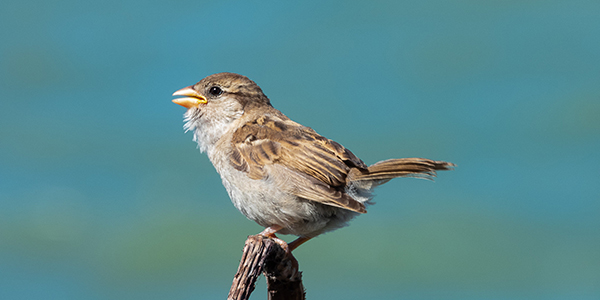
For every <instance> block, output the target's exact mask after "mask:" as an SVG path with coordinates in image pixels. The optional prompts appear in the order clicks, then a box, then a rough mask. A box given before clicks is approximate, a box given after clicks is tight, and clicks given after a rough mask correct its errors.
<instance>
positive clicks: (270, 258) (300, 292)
mask: <svg viewBox="0 0 600 300" xmlns="http://www.w3.org/2000/svg"><path fill="white" fill-rule="evenodd" d="M260 273H263V274H264V275H265V277H266V278H267V290H268V293H269V300H283V299H285V300H304V287H303V286H302V275H301V273H300V272H299V271H298V262H297V261H296V259H295V258H294V257H293V256H291V255H288V254H287V253H286V251H285V250H283V249H282V248H281V246H279V244H277V243H276V242H275V241H273V240H272V239H270V238H267V237H263V236H260V235H251V236H249V237H248V239H247V240H246V245H245V246H244V253H243V254H242V260H241V261H240V266H239V267H238V271H237V273H236V274H235V277H234V278H233V284H232V285H231V289H230V290H229V295H228V296H227V300H247V299H248V298H250V294H251V293H252V291H254V285H255V283H256V280H257V279H258V276H260Z"/></svg>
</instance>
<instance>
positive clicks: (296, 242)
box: [288, 236, 312, 252]
mask: <svg viewBox="0 0 600 300" xmlns="http://www.w3.org/2000/svg"><path fill="white" fill-rule="evenodd" d="M310 239H312V237H305V236H301V237H299V238H297V239H295V240H294V241H292V242H291V243H289V244H288V247H289V248H290V252H292V251H294V249H296V248H298V246H300V245H302V244H304V243H306V241H308V240H310Z"/></svg>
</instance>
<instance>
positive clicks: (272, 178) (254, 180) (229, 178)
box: [172, 72, 455, 253]
mask: <svg viewBox="0 0 600 300" xmlns="http://www.w3.org/2000/svg"><path fill="white" fill-rule="evenodd" d="M173 96H179V98H176V99H173V100H172V101H173V102H174V103H176V104H179V105H181V106H183V107H185V108H187V111H186V112H185V113H184V129H185V132H188V131H191V132H193V140H194V141H195V142H196V143H197V144H198V148H199V150H200V152H205V153H206V154H207V156H208V158H209V159H210V161H211V162H212V164H213V166H214V167H215V169H216V171H217V172H218V173H219V175H220V176H221V180H222V182H223V185H224V187H225V189H226V190H227V193H228V195H229V197H230V198H231V201H232V203H233V205H234V206H235V207H236V208H237V209H238V210H239V211H240V212H241V213H242V214H243V215H245V216H246V217H247V218H248V219H250V220H252V221H254V222H256V223H258V224H259V225H260V226H262V227H264V228H265V229H264V230H263V231H262V232H261V233H259V235H262V236H265V237H268V238H272V239H274V240H275V241H276V242H277V243H278V244H280V245H281V246H282V248H284V249H285V250H286V251H287V252H288V253H291V251H292V250H294V249H296V248H297V247H298V246H300V245H301V244H303V243H305V242H306V241H308V240H310V239H311V238H314V237H316V236H318V235H321V234H323V233H326V232H330V231H333V230H336V229H339V228H341V227H345V226H347V225H348V222H349V221H350V220H351V219H353V218H355V217H356V216H358V215H361V214H364V213H366V212H367V210H366V207H367V206H368V205H370V204H372V201H371V200H372V198H373V189H374V188H376V187H377V186H379V185H381V184H384V183H386V182H388V181H389V180H391V179H393V178H396V177H416V178H424V179H433V178H434V177H435V176H436V171H441V170H452V169H453V167H454V166H455V165H454V164H452V163H449V162H445V161H435V160H430V159H425V158H400V159H388V160H383V161H380V162H377V163H375V164H372V165H369V166H368V165H366V164H365V163H364V162H363V161H362V160H361V159H359V158H358V157H357V156H355V155H354V154H353V153H352V152H350V150H348V149H346V148H345V147H344V146H342V145H341V144H339V143H337V142H335V141H333V140H330V139H328V138H325V137H323V136H321V135H319V134H318V133H317V132H316V131H315V130H313V129H312V128H310V127H306V126H303V125H301V124H299V123H296V122H294V121H292V120H291V119H290V118H288V117H287V116H286V115H284V114H283V113H282V112H280V111H279V110H277V109H275V108H274V107H273V106H272V105H271V101H270V100H269V98H268V97H267V96H266V95H265V94H264V93H263V91H262V89H261V88H260V87H259V86H258V85H257V84H256V83H255V82H254V81H252V80H250V79H249V78H248V77H246V76H243V75H239V74H236V73H227V72H225V73H217V74H213V75H210V76H208V77H205V78H204V79H202V80H200V81H199V82H197V83H196V84H194V85H191V86H188V87H185V88H182V89H180V90H177V91H176V92H175V93H173ZM276 234H291V235H295V236H297V238H296V239H295V240H294V241H292V242H290V243H286V242H285V241H283V240H281V239H280V238H279V237H277V235H276Z"/></svg>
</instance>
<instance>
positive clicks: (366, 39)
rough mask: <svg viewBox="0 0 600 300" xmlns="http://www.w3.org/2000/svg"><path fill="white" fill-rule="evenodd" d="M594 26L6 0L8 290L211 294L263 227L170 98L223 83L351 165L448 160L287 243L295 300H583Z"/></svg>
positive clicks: (221, 293)
mask: <svg viewBox="0 0 600 300" xmlns="http://www.w3.org/2000/svg"><path fill="white" fill-rule="evenodd" d="M599 15H600V2H598V1H578V0H575V1H555V0H548V1H533V0H524V1H472V0H471V1H467V0H462V1H442V0H439V1H432V0H427V1H371V2H366V1H338V2H333V1H332V2H325V1H302V2H300V1H297V2H284V1H186V0H178V1H135V0H125V1H114V0H109V1H95V2H92V1H68V0H66V1H35V0H32V1H16V0H8V1H4V2H3V3H2V8H1V9H0V38H1V43H0V299H225V297H226V295H227V292H228V289H229V286H230V284H231V280H232V278H233V275H234V273H235V271H236V268H237V264H238V261H239V258H240V255H241V249H242V247H243V244H244V240H245V238H246V236H247V235H249V234H255V233H257V232H259V231H260V230H261V228H260V227H259V226H258V225H256V224H254V223H253V222H251V221H248V220H246V219H245V218H244V217H243V216H242V215H241V214H240V213H239V212H237V210H236V209H235V208H234V207H233V205H231V203H230V201H229V198H228V196H227V194H226V192H225V189H224V188H223V187H222V186H221V183H220V179H219V177H218V175H217V174H216V172H215V171H214V169H213V167H212V165H211V164H210V163H209V161H208V159H207V158H206V156H205V155H204V154H200V153H198V150H197V149H196V146H195V144H194V143H193V142H192V141H191V139H192V136H191V134H189V133H188V134H184V132H183V129H182V125H183V122H182V114H183V112H184V109H183V108H182V107H179V106H177V105H175V104H173V103H171V99H172V97H171V93H173V92H174V91H175V90H177V89H180V88H182V87H185V86H188V85H190V84H193V83H195V82H196V81H198V80H200V79H201V78H203V77H205V76H207V75H210V74H213V73H217V72H222V71H230V72H237V73H240V74H244V75H246V76H248V77H250V78H251V79H253V80H254V81H256V82H257V83H258V84H259V85H260V86H261V87H262V88H263V90H264V91H265V93H266V94H267V95H268V96H269V97H270V98H271V100H272V103H273V104H274V106H275V107H276V108H278V109H280V110H282V111H283V112H284V113H286V114H287V115H288V116H289V117H290V118H292V119H293V120H295V121H298V122H300V123H302V124H305V125H307V126H311V127H313V128H314V129H315V130H316V131H317V132H319V133H321V134H323V135H325V136H326V137H329V138H331V139H334V140H336V141H338V142H340V143H342V144H343V145H345V146H346V147H347V148H349V149H351V150H352V151H353V152H354V153H355V154H357V155H358V156H359V157H361V158H362V159H363V160H364V161H365V162H367V163H374V162H376V161H379V160H382V159H387V158H392V157H414V156H419V157H427V158H432V159H439V160H448V161H452V162H454V163H457V164H458V166H459V167H458V168H457V169H456V170H455V171H452V172H443V173H441V174H439V175H440V176H439V178H438V180H437V181H436V182H435V183H432V182H428V181H425V180H415V179H401V180H394V181H392V182H390V183H388V184H386V185H385V186H383V187H381V188H380V189H379V190H378V196H377V197H376V199H375V200H376V202H377V205H375V206H372V207H371V209H370V211H369V213H368V214H366V215H363V216H361V217H360V218H357V219H356V220H354V221H353V222H352V224H351V226H350V227H348V228H344V229H341V230H339V231H336V232H334V233H329V234H326V235H324V236H321V237H319V238H316V239H314V240H312V241H310V242H309V243H307V244H305V245H303V246H302V247H300V248H299V249H298V250H297V251H296V252H295V253H296V257H297V258H298V260H299V261H300V267H301V269H302V270H303V271H304V284H305V287H306V289H307V292H308V297H309V298H310V299H599V298H600V201H599V200H600V182H599V179H600V154H599V151H600V17H599ZM291 238H292V237H286V239H287V240H290V239H291ZM252 298H253V299H264V298H266V291H265V287H264V279H263V280H261V282H260V284H259V286H258V287H257V290H256V291H255V293H254V294H253V297H252Z"/></svg>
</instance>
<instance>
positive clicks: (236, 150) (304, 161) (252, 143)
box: [230, 116, 367, 213]
mask: <svg viewBox="0 0 600 300" xmlns="http://www.w3.org/2000/svg"><path fill="white" fill-rule="evenodd" d="M230 162H231V164H232V165H233V167H234V168H235V169H237V170H239V171H242V172H246V173H247V174H248V176H249V177H250V178H252V179H265V178H267V177H268V176H269V174H267V171H266V169H267V168H268V167H269V166H274V165H278V166H283V167H284V168H283V169H284V170H286V171H285V172H284V174H282V175H284V176H287V178H286V180H285V182H286V183H287V184H288V185H289V186H286V187H284V188H286V189H287V190H288V191H289V192H290V193H292V194H294V195H296V196H298V197H301V198H304V199H308V200H312V201H316V202H320V203H323V204H327V205H331V206H336V207H341V208H345V209H348V210H352V211H356V212H360V213H365V212H366V210H365V206H364V205H363V204H362V203H360V202H358V201H356V200H354V199H353V198H351V197H350V196H348V195H347V194H346V193H345V191H344V187H345V185H346V176H347V174H348V172H349V171H350V170H351V169H352V168H359V169H366V168H367V166H366V165H365V164H364V163H363V162H362V161H361V160H360V159H359V158H358V157H356V156H355V155H354V154H352V152H350V151H349V150H347V149H346V148H344V147H343V146H342V145H340V144H338V143H336V142H334V141H332V140H329V139H326V138H324V137H322V136H320V135H319V134H317V133H316V132H315V131H314V130H312V129H311V128H308V127H304V126H302V125H300V124H298V123H295V122H293V121H291V120H289V119H283V118H269V117H265V116H263V117H260V118H258V119H256V120H254V121H251V122H248V123H246V124H244V125H243V126H242V127H240V128H239V129H238V130H236V131H235V133H234V134H233V138H232V153H231V155H230Z"/></svg>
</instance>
